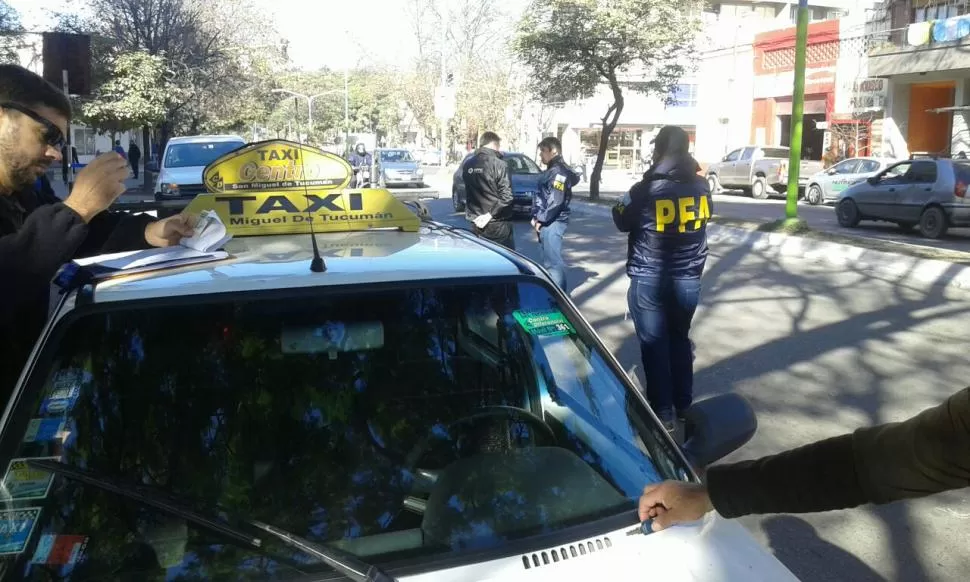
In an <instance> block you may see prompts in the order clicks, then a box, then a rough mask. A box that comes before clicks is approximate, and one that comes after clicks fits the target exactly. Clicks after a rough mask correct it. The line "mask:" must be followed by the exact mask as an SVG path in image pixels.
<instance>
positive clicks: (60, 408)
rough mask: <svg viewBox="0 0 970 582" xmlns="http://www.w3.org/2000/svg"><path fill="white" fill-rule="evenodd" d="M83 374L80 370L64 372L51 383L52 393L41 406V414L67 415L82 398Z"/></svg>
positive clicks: (49, 393)
mask: <svg viewBox="0 0 970 582" xmlns="http://www.w3.org/2000/svg"><path fill="white" fill-rule="evenodd" d="M82 377H83V372H82V371H81V370H78V369H71V370H62V371H61V372H58V374H57V376H55V377H54V380H53V381H52V382H51V389H50V392H48V393H47V397H46V398H44V400H43V402H41V404H40V413H41V414H53V415H60V414H66V413H67V412H68V411H70V410H71V409H72V408H74V403H75V402H77V399H78V398H79V397H80V396H81V379H82Z"/></svg>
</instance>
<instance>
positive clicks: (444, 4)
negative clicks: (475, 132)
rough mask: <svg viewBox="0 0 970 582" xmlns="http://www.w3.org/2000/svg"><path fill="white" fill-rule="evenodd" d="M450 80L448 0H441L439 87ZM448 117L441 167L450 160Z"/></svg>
mask: <svg viewBox="0 0 970 582" xmlns="http://www.w3.org/2000/svg"><path fill="white" fill-rule="evenodd" d="M447 82H448V0H441V81H440V83H439V85H438V86H439V87H441V88H444V87H445V86H446V83H447ZM447 140H448V118H447V116H445V115H442V116H441V167H442V168H444V167H445V164H446V163H447V162H448V148H447V144H446V142H447Z"/></svg>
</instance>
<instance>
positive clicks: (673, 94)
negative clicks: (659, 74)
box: [667, 85, 697, 107]
mask: <svg viewBox="0 0 970 582" xmlns="http://www.w3.org/2000/svg"><path fill="white" fill-rule="evenodd" d="M667 107H697V85H675V86H674V88H673V90H671V91H670V97H669V99H668V105H667Z"/></svg>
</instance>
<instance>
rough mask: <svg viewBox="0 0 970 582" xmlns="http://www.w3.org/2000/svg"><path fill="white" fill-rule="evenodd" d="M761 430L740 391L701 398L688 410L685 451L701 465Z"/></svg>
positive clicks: (745, 441)
mask: <svg viewBox="0 0 970 582" xmlns="http://www.w3.org/2000/svg"><path fill="white" fill-rule="evenodd" d="M757 430H758V418H757V416H756V415H755V413H754V409H753V408H752V407H751V404H749V403H748V401H747V400H746V399H745V398H744V397H743V396H740V395H738V394H721V395H719V396H712V397H711V398H705V399H703V400H698V401H697V402H695V403H694V405H693V406H691V407H690V408H689V409H688V410H687V427H686V436H687V441H686V442H685V443H684V453H685V454H686V455H687V458H688V459H689V460H690V461H691V462H692V463H693V464H694V466H695V467H698V468H701V467H706V466H708V465H710V464H711V463H713V462H715V461H717V460H719V459H722V458H724V457H726V456H727V455H729V454H731V453H733V452H734V451H736V450H738V449H740V448H741V447H743V446H744V445H745V444H746V443H747V442H748V441H750V440H751V437H753V436H754V433H755V432H756V431H757Z"/></svg>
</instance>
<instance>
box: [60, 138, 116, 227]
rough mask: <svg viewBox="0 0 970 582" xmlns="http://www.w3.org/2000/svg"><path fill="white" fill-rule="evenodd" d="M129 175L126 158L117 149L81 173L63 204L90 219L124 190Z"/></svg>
mask: <svg viewBox="0 0 970 582" xmlns="http://www.w3.org/2000/svg"><path fill="white" fill-rule="evenodd" d="M127 177H128V161H127V160H125V159H124V158H123V157H121V156H120V155H118V154H117V153H115V152H111V153H107V154H104V155H103V156H99V157H98V158H97V159H95V160H94V161H93V162H91V163H90V164H88V165H87V166H85V168H84V169H83V170H81V171H80V172H78V175H77V181H75V182H74V189H73V190H72V191H71V195H70V196H68V197H67V200H65V201H64V205H65V206H67V207H68V208H70V209H72V210H73V211H74V212H77V213H78V214H79V215H80V216H81V219H83V220H84V222H91V219H92V218H94V217H95V216H97V215H98V214H100V213H101V212H104V211H105V210H107V209H108V207H109V206H111V205H112V204H113V203H114V201H115V200H117V199H118V196H121V195H122V194H124V193H125V179H126V178H127Z"/></svg>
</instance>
